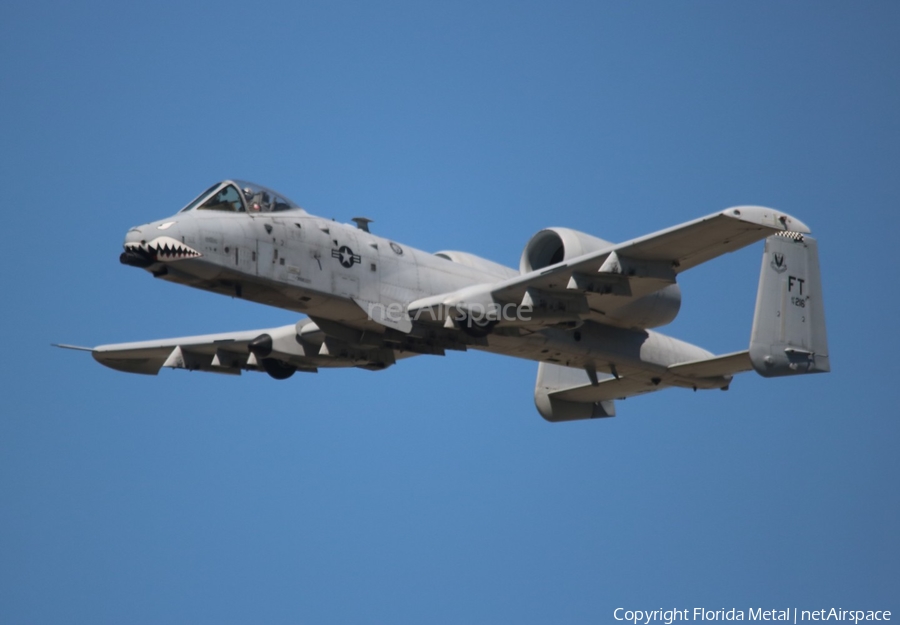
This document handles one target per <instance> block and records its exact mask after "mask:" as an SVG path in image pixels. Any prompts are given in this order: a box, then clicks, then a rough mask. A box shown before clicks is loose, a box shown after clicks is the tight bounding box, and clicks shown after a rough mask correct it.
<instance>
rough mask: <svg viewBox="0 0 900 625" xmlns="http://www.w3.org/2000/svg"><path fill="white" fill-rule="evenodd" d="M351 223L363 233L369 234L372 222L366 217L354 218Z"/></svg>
mask: <svg viewBox="0 0 900 625" xmlns="http://www.w3.org/2000/svg"><path fill="white" fill-rule="evenodd" d="M353 222H354V223H355V224H356V227H357V228H359V229H360V230H362V231H363V232H369V224H370V223H372V220H371V219H369V218H368V217H354V218H353Z"/></svg>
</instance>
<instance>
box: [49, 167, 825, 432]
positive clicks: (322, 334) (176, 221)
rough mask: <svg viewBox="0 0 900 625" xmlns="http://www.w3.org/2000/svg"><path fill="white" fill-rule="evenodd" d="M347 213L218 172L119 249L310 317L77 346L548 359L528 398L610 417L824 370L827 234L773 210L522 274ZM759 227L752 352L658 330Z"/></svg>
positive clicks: (98, 355)
mask: <svg viewBox="0 0 900 625" xmlns="http://www.w3.org/2000/svg"><path fill="white" fill-rule="evenodd" d="M353 221H354V222H355V226H353V225H348V224H340V223H336V222H334V221H330V220H326V219H323V218H321V217H315V216H313V215H310V214H308V213H307V212H306V211H304V210H303V209H302V208H300V207H299V206H298V205H297V204H295V203H294V202H292V201H291V200H289V199H287V197H285V196H284V195H282V194H280V193H276V192H275V191H272V190H271V189H268V188H266V187H263V186H260V185H256V184H252V183H249V182H244V181H240V180H226V181H224V182H219V183H216V184H214V185H212V186H211V187H209V188H208V189H207V190H206V191H204V192H203V193H201V194H200V195H199V196H197V198H196V199H194V200H193V201H192V202H191V203H190V204H188V205H187V206H186V207H184V208H183V209H182V210H181V211H179V212H178V213H176V214H175V215H173V216H171V217H167V218H166V219H162V220H160V221H154V222H151V223H148V224H145V225H143V226H138V227H135V228H132V229H131V230H129V231H128V233H127V234H126V236H125V245H124V247H125V250H124V252H123V253H122V254H121V257H120V261H121V262H122V263H124V264H126V265H131V266H134V267H139V268H142V269H145V270H146V271H148V272H149V273H150V274H152V275H153V276H154V277H156V278H159V279H162V280H168V281H171V282H177V283H180V284H185V285H188V286H192V287H195V288H198V289H204V290H207V291H213V292H215V293H221V294H223V295H228V296H231V297H239V298H243V299H247V300H250V301H254V302H259V303H261V304H268V305H270V306H278V307H280V308H285V309H287V310H291V311H295V312H297V313H301V314H303V315H305V318H301V319H300V320H299V321H297V323H296V324H293V325H288V326H284V327H278V328H267V329H260V330H246V331H241V332H229V333H224V334H209V335H203V336H187V337H181V338H173V339H163V340H155V341H144V342H136V343H119V344H115V345H101V346H99V347H94V348H76V349H84V350H88V351H90V352H91V353H92V354H93V357H94V358H95V359H96V360H97V361H98V362H100V363H101V364H103V365H106V366H108V367H111V368H113V369H118V370H120V371H127V372H132V373H145V374H156V373H157V372H158V371H159V370H160V369H161V368H163V367H170V368H174V369H189V370H193V371H208V372H213V373H230V374H239V373H241V371H244V370H249V371H264V372H266V373H268V374H269V375H270V376H271V377H273V378H275V379H277V380H283V379H286V378H289V377H291V375H293V374H294V373H295V372H298V371H299V372H315V371H317V370H318V369H320V368H327V367H360V368H363V369H370V370H374V371H377V370H380V369H384V368H386V367H389V366H391V365H393V364H395V363H396V362H397V361H398V360H400V359H402V358H407V357H410V356H418V355H422V354H437V355H442V354H444V353H445V350H462V351H465V350H467V349H479V350H484V351H488V352H493V353H497V354H504V355H507V356H515V357H518V358H526V359H529V360H534V361H537V362H538V363H539V364H538V371H537V382H536V385H535V390H534V399H535V404H536V406H537V409H538V412H539V413H540V414H541V415H542V416H543V417H544V418H545V419H547V420H548V421H571V420H577V419H589V418H595V417H610V416H614V415H615V407H614V400H616V399H621V398H627V397H632V396H635V395H640V394H643V393H649V392H652V391H658V390H661V389H665V388H669V387H682V388H688V389H694V390H697V389H727V388H728V386H729V384H730V383H731V380H732V376H733V375H734V374H736V373H739V372H742V371H749V370H751V369H755V370H756V371H757V372H758V373H759V374H761V375H763V376H766V377H771V376H785V375H794V374H803V373H816V372H826V371H829V368H830V366H829V359H828V345H827V337H826V332H825V317H824V308H823V303H822V295H821V280H820V277H819V261H818V251H817V245H816V241H815V239H813V238H812V237H810V236H808V235H809V232H810V230H809V228H808V227H807V226H806V225H804V224H803V223H802V222H801V221H799V220H798V219H796V218H795V217H792V216H790V215H788V214H786V213H782V212H780V211H777V210H774V209H771V208H764V207H761V206H738V207H734V208H729V209H727V210H723V211H721V212H719V213H714V214H712V215H708V216H706V217H702V218H700V219H696V220H694V221H689V222H687V223H684V224H681V225H678V226H674V227H671V228H667V229H665V230H660V231H658V232H654V233H652V234H648V235H646V236H642V237H639V238H637V239H633V240H631V241H626V242H624V243H610V242H608V241H604V240H603V239H599V238H597V237H595V236H592V235H589V234H585V233H583V232H578V231H575V230H570V229H567V228H547V229H545V230H541V231H539V232H538V233H537V234H535V235H534V236H533V237H532V238H531V240H530V241H529V242H528V244H527V245H526V246H525V249H524V251H523V253H522V257H521V260H520V261H519V268H518V270H516V269H513V268H510V267H506V266H503V265H500V264H497V263H494V262H492V261H489V260H486V259H484V258H480V257H478V256H475V255H473V254H468V253H465V252H456V251H443V252H437V253H435V254H430V253H427V252H423V251H420V250H417V249H414V248H411V247H409V246H407V245H401V244H400V243H398V242H396V241H393V240H391V239H386V238H383V237H380V236H377V235H376V234H373V233H372V232H370V230H369V222H370V220H369V219H366V218H364V217H357V218H355V219H354V220H353ZM763 239H765V250H764V252H763V261H762V270H761V273H760V279H759V289H758V293H757V301H756V311H755V315H754V319H753V328H752V332H751V339H750V345H749V349H747V350H744V351H739V352H735V353H731V354H725V355H714V354H712V353H710V352H708V351H706V350H705V349H702V348H700V347H698V346H695V345H691V344H689V343H685V342H683V341H680V340H678V339H675V338H672V337H669V336H666V335H664V334H661V333H659V332H656V331H654V330H652V328H656V327H659V326H663V325H665V324H667V323H669V322H671V321H672V320H673V319H674V318H675V316H676V315H677V313H678V310H679V307H680V305H681V292H680V290H679V287H678V284H677V278H678V276H679V274H681V273H682V272H684V271H687V270H688V269H691V268H692V267H695V266H696V265H699V264H700V263H703V262H706V261H708V260H711V259H713V258H715V257H717V256H719V255H721V254H724V253H726V252H731V251H734V250H737V249H739V248H742V247H744V246H746V245H749V244H752V243H754V242H757V241H760V240H763ZM62 347H73V348H74V346H68V345H64V346H62Z"/></svg>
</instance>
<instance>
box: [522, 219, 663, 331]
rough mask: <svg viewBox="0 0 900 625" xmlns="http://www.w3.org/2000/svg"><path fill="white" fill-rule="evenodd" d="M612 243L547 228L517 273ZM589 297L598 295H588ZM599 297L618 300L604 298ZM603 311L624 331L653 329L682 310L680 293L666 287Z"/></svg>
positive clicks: (525, 254) (535, 238)
mask: <svg viewBox="0 0 900 625" xmlns="http://www.w3.org/2000/svg"><path fill="white" fill-rule="evenodd" d="M613 245H614V244H613V243H610V242H609V241H604V240H603V239H600V238H598V237H594V236H591V235H589V234H585V233H584V232H579V231H577V230H571V229H569V228H546V229H544V230H541V231H539V232H538V233H537V234H535V235H534V236H533V237H531V240H530V241H528V244H527V245H526V246H525V250H524V251H523V252H522V258H521V260H520V261H519V271H520V272H521V273H523V274H525V273H529V272H531V271H535V270H539V269H543V268H545V267H549V266H551V265H555V264H557V263H561V262H563V261H567V260H571V259H573V258H577V257H578V256H583V255H585V254H589V253H591V252H598V251H601V250H604V249H607V248H611V247H613ZM588 297H589V299H590V298H592V297H601V296H599V295H592V294H589V296H588ZM602 297H612V298H615V297H617V296H616V295H603V296H602ZM600 308H602V309H604V310H605V311H606V315H607V316H606V322H608V323H610V324H612V325H616V326H620V327H627V328H656V327H659V326H664V325H666V324H667V323H670V322H671V321H672V320H673V319H675V317H676V316H677V315H678V311H679V310H680V309H681V289H680V288H679V287H678V285H677V284H669V285H668V286H665V287H663V288H660V290H658V291H656V292H654V293H650V294H649V295H646V296H644V297H641V298H638V299H635V300H632V301H628V300H623V301H622V303H621V305H619V306H611V307H610V306H606V305H601V306H600Z"/></svg>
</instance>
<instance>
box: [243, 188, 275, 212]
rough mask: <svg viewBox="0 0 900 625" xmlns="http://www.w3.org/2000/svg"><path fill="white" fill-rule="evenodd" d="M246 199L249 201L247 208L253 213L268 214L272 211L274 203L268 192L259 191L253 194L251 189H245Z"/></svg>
mask: <svg viewBox="0 0 900 625" xmlns="http://www.w3.org/2000/svg"><path fill="white" fill-rule="evenodd" d="M244 199H245V200H246V201H247V207H248V209H249V210H250V212H253V213H268V212H270V211H271V210H272V201H271V199H270V198H269V194H268V193H267V192H266V191H262V190H260V191H257V192H256V193H253V189H251V188H250V187H244Z"/></svg>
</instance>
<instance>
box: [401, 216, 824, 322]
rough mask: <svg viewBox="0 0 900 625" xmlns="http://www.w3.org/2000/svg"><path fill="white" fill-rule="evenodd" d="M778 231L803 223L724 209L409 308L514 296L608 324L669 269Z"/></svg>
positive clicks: (801, 228) (459, 306)
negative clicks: (618, 312)
mask: <svg viewBox="0 0 900 625" xmlns="http://www.w3.org/2000/svg"><path fill="white" fill-rule="evenodd" d="M783 231H790V232H803V233H806V232H809V228H808V227H807V226H806V225H805V224H803V223H802V222H801V221H800V220H798V219H796V218H794V217H791V216H789V215H786V214H784V213H779V212H777V211H775V210H773V209H770V208H764V207H761V206H741V207H735V208H730V209H727V210H724V211H722V212H719V213H714V214H712V215H708V216H706V217H702V218H700V219H696V220H694V221H689V222H687V223H684V224H681V225H678V226H674V227H672V228H667V229H665V230H660V231H659V232H655V233H653V234H648V235H646V236H643V237H639V238H637V239H633V240H631V241H626V242H624V243H619V244H617V245H611V246H610V247H608V248H605V249H601V250H598V251H595V252H591V253H588V254H585V255H583V256H578V257H576V258H572V259H567V260H564V261H562V262H560V263H556V264H554V265H550V266H548V267H544V268H541V269H537V270H535V271H531V272H529V273H526V274H523V275H520V276H515V277H513V278H510V279H507V280H504V281H501V282H497V283H493V284H485V285H480V286H479V287H468V288H466V289H462V290H460V291H455V292H451V293H445V294H442V295H437V296H433V297H428V298H423V299H421V300H418V301H416V302H413V303H412V304H411V305H410V307H409V310H410V314H413V315H418V316H421V311H423V310H426V309H427V310H432V311H435V310H436V309H440V310H441V313H440V314H441V318H446V315H447V314H448V312H449V311H453V310H464V309H465V308H466V306H470V305H475V304H477V305H478V306H482V307H484V306H491V305H494V306H496V305H498V304H499V305H501V306H502V305H505V304H507V303H514V304H516V305H520V304H521V305H529V306H532V307H536V308H538V309H541V308H544V309H547V310H554V311H557V312H559V313H560V314H559V315H558V316H564V315H565V314H567V315H569V316H570V317H573V318H580V319H591V318H593V319H596V320H597V321H602V322H605V323H611V322H612V321H611V320H613V319H614V318H615V316H616V315H615V312H616V311H617V310H627V309H626V307H627V306H628V305H630V304H632V303H634V302H636V301H637V300H639V299H641V298H644V297H646V296H647V295H649V294H653V293H657V292H662V291H663V290H664V289H665V288H666V287H668V286H670V285H673V284H675V279H676V276H677V274H679V273H681V272H683V271H686V270H687V269H690V268H691V267H695V266H697V265H699V264H700V263H703V262H706V261H708V260H711V259H713V258H716V257H717V256H720V255H722V254H725V253H728V252H733V251H735V250H737V249H740V248H742V247H745V246H747V245H750V244H751V243H755V242H756V241H760V240H762V239H764V238H766V237H767V236H769V235H771V234H773V233H775V232H783ZM613 323H614V322H613ZM626 324H627V321H626Z"/></svg>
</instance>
